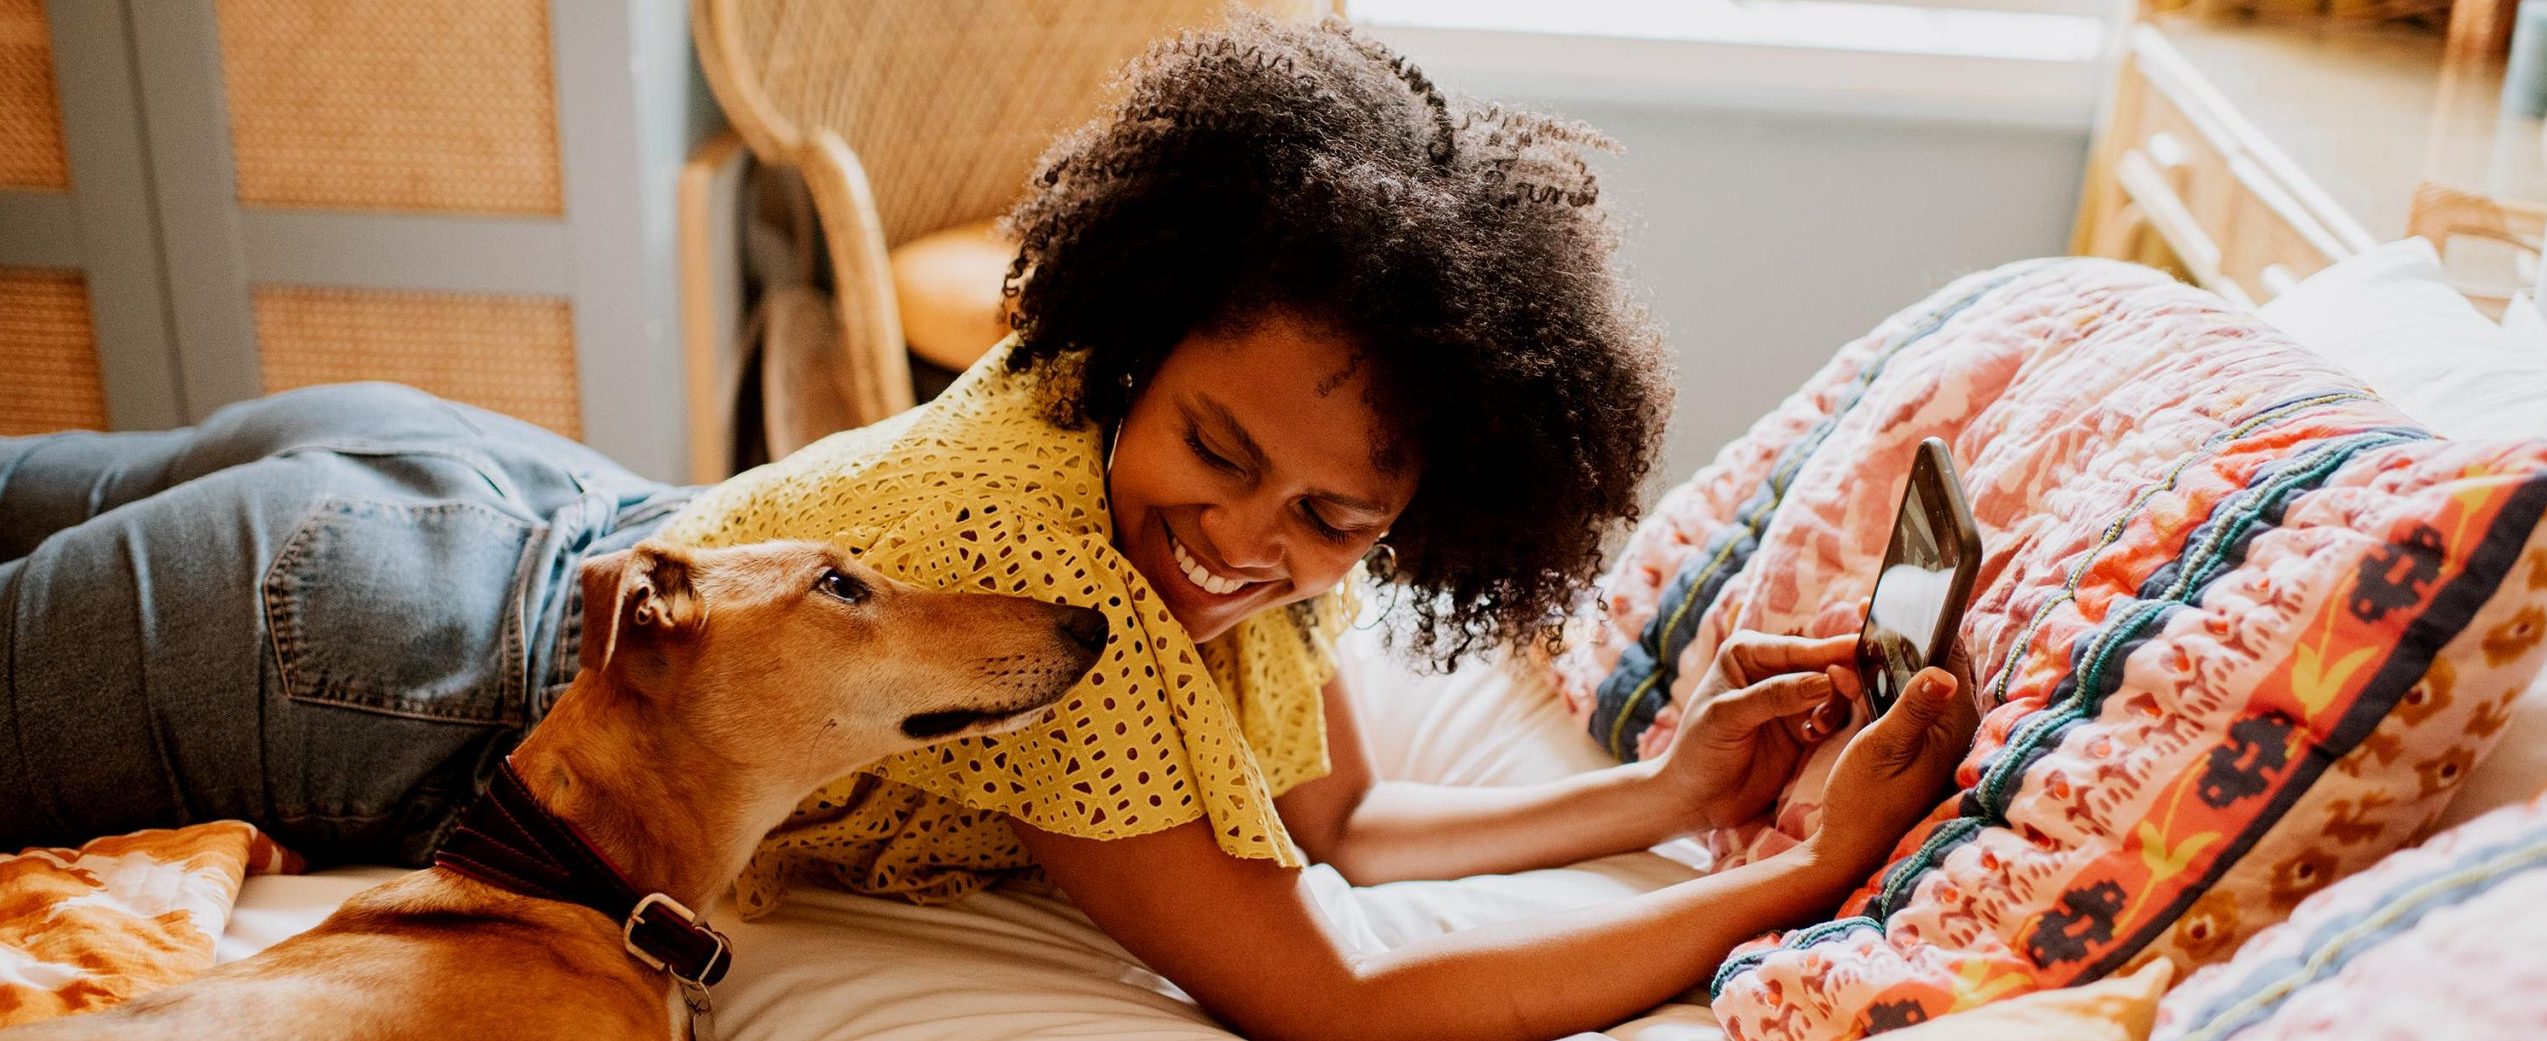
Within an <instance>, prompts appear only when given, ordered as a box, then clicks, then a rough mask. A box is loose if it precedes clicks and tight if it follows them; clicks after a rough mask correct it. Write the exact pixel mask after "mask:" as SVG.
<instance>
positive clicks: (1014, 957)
mask: <svg viewBox="0 0 2547 1041" xmlns="http://www.w3.org/2000/svg"><path fill="white" fill-rule="evenodd" d="M1379 599H1384V596H1383V597H1367V598H1365V603H1370V602H1372V601H1375V600H1379ZM1338 658H1339V668H1340V669H1341V670H1343V672H1344V673H1345V674H1346V675H1347V676H1348V681H1349V684H1350V686H1351V687H1352V689H1353V691H1354V693H1355V696H1356V698H1357V704H1356V708H1357V719H1359V720H1360V721H1361V722H1362V724H1363V728H1364V738H1365V741H1366V743H1367V746H1368V747H1369V749H1370V752H1371V755H1372V759H1373V762H1374V765H1375V767H1376V769H1377V770H1378V772H1379V774H1380V775H1381V776H1384V777H1397V778H1408V779H1415V780H1429V781H1436V782H1443V783H1464V784H1518V783H1527V782H1532V781H1541V780H1552V779H1555V778H1557V777H1562V776H1565V775H1567V774H1570V773H1574V772H1577V771H1580V770H1584V769H1591V768H1596V767H1598V766H1600V765H1601V764H1602V763H1604V762H1605V761H1606V760H1605V758H1604V757H1602V756H1601V755H1600V754H1599V753H1598V752H1597V751H1595V750H1593V749H1591V748H1589V747H1588V746H1586V745H1585V744H1584V742H1583V740H1582V738H1581V736H1580V734H1579V732H1578V731H1576V730H1575V728H1574V726H1573V723H1572V721H1571V719H1570V718H1569V717H1568V716H1567V715H1566V714H1565V712H1564V709H1563V708H1562V706H1560V705H1559V704H1558V703H1557V702H1556V701H1555V700H1554V699H1553V698H1551V697H1550V696H1549V694H1548V691H1547V688H1546V687H1545V685H1544V683H1543V682H1540V681H1538V680H1536V679H1534V678H1529V677H1527V676H1526V675H1525V676H1524V677H1523V678H1520V679H1518V680H1516V673H1517V671H1518V670H1507V669H1503V668H1499V667H1496V666H1492V665H1485V664H1480V665H1476V666H1472V667H1470V668H1466V669H1462V670H1460V671H1458V672H1455V673H1452V674H1449V675H1430V674H1421V673H1417V672H1414V671H1412V670H1409V669H1407V668H1405V667H1404V666H1402V665H1400V664H1398V663H1397V662H1396V661H1395V660H1394V659H1391V658H1389V657H1388V656H1387V655H1386V654H1385V652H1384V651H1383V650H1382V649H1381V648H1380V646H1379V634H1378V632H1377V631H1376V630H1373V629H1370V628H1368V627H1365V628H1362V629H1356V630H1353V631H1349V632H1347V633H1346V634H1345V635H1344V636H1343V637H1342V638H1341V639H1340V640H1339V647H1338ZM1693 861H1694V862H1699V863H1703V854H1702V853H1701V852H1700V851H1699V850H1698V848H1697V847H1696V845H1695V844H1693V843H1688V842H1680V843H1675V844H1672V845H1668V846H1665V847H1663V848H1661V849H1660V850H1658V851H1657V852H1655V853H1639V854H1629V855H1625V856H1618V857H1609V858H1605V859H1602V860H1597V861H1593V862H1590V863H1587V864H1581V865H1575V866H1573V867H1567V868H1559V869H1553V870H1547V871H1532V872H1525V873H1522V874H1517V875H1497V876H1489V877H1482V878H1474V879H1462V880H1459V881H1456V882H1416V883H1400V884H1396V885H1388V886H1377V887H1370V888H1364V889H1354V888H1352V887H1350V886H1348V885H1347V884H1346V883H1345V882H1344V880H1343V878H1342V877H1341V876H1338V875H1336V874H1335V873H1334V872H1333V871H1332V870H1330V869H1327V868H1324V867H1313V868H1310V869H1308V870H1309V877H1310V879H1311V881H1310V885H1311V886H1312V888H1313V891H1314V892H1315V894H1316V896H1317V898H1318V900H1319V902H1320V904H1321V906H1322V908H1323V909H1324V910H1325V912H1326V914H1327V915H1328V917H1329V918H1330V920H1331V921H1333V922H1334V923H1336V924H1337V926H1338V930H1339V935H1341V936H1343V937H1345V938H1346V939H1347V940H1348V941H1349V942H1351V943H1353V944H1355V945H1357V946H1358V947H1361V948H1363V949H1370V948H1372V947H1375V946H1384V945H1388V944H1393V943H1403V942H1406V941H1408V940H1411V939H1415V938H1419V937H1423V936H1429V935H1434V934H1436V933H1440V932H1444V931H1448V930H1451V929H1456V928H1464V927H1468V926H1473V925H1482V924H1486V923H1489V922H1495V921H1504V920H1509V919H1512V918H1517V917H1521V916H1524V915H1529V914H1536V913H1542V912H1548V911H1555V910H1561V909H1565V908H1572V907H1580V906H1585V905H1589V904H1593V903H1598V902H1603V901H1609V900H1616V899H1620V898H1623V897H1628V896H1633V895H1636V894H1639V893H1644V892H1648V891H1651V890H1652V889H1655V888H1657V887H1660V886H1663V885H1668V884H1670V883H1672V882H1675V881H1679V880H1683V879H1687V878H1689V877H1692V875H1693V874H1694V873H1695V872H1694V871H1693V870H1692V868H1691V867H1690V866H1689V865H1690V863H1691V862H1693ZM396 874H397V872H396V871H394V870H392V869H386V868H351V869H337V870H332V871H327V872H321V873H319V874H317V875H306V876H275V877H256V878H252V879H250V880H249V882H248V885H247V887H246V889H245V890H244V892H243V893H242V895H241V897H240V901H239V910H238V913H237V914H236V915H235V916H233V917H232V919H231V922H230V930H229V932H228V933H227V934H226V935H225V936H224V937H223V941H222V945H221V948H220V956H221V960H223V961H231V960H236V959H238V958H242V957H246V956H248V955H250V954H252V953H254V952H255V951H258V950H262V949H264V947H266V946H267V945H270V944H272V943H274V942H276V941H279V940H281V939H282V938H284V937H287V936H290V935H292V934H293V933H296V932H299V931H301V930H303V929H307V928H309V927H310V926H312V925H315V924H317V923H318V921H319V920H320V919H321V918H323V917H325V916H326V914H327V913H328V912H329V911H331V910H333V909H334V908H335V906H336V905H337V904H338V903H341V902H343V900H344V899H345V898H346V897H348V896H351V895H352V894H354V893H355V892H357V891H359V890H361V889H362V888H364V887H366V886H368V885H372V884H375V883H376V882H378V881H379V880H381V879H384V878H388V877H393V876H394V875H396ZM718 922H719V928H723V929H725V930H726V931H727V933H728V934H729V935H730V936H731V937H732V938H733V940H734V943H735V951H736V963H735V968H734V970H733V973H732V974H731V975H729V976H728V977H727V978H726V981H725V982H724V983H721V984H719V985H718V986H717V988H716V993H715V1000H716V1008H717V1014H716V1028H717V1031H718V1034H719V1036H720V1038H723V1039H725V1041H754V1039H759V1041H819V1039H838V1041H851V1039H857V1041H867V1039H875V1041H982V1039H985V1038H999V1039H1001V1041H1047V1039H1051V1041H1058V1039H1087V1038H1105V1039H1116V1038H1122V1039H1137V1041H1230V1039H1231V1038H1233V1037H1234V1036H1235V1035H1232V1034H1230V1033H1229V1032H1227V1031H1225V1030H1223V1029H1221V1028H1220V1027H1219V1026H1218V1025H1217V1024H1215V1023H1213V1022H1212V1021H1211V1020H1210V1019H1209V1018H1208V1017H1206V1016H1205V1015H1204V1014H1203V1013H1202V1012H1201V1010H1200V1009H1198V1008H1196V1007H1195V1006H1194V1004H1193V1003H1192V1002H1191V1001H1190V1000H1188V999H1186V998H1185V997H1184V996H1183V995H1182V994H1181V993H1179V992H1178V991H1177V990H1176V989H1175V987H1174V986H1173V985H1172V984H1169V983H1168V982H1167V981H1166V980H1164V979H1162V978H1160V977H1159V976H1157V975H1155V974H1153V973H1151V972H1149V971H1148V970H1147V969H1145V968H1143V967H1141V966H1140V965H1139V964H1138V963H1137V962H1135V961H1134V960H1133V959H1132V958H1131V956H1130V955H1129V954H1126V953H1125V952H1124V951H1123V949H1122V948H1121V947H1120V946H1118V945H1116V944H1115V943H1114V942H1113V941H1112V940H1110V939H1108V938H1107V937H1106V936H1105V935H1104V934H1103V933H1101V932H1099V931H1098V930H1097V929H1096V927H1095V926H1094V925H1092V924H1090V923H1089V922H1088V920H1087V918H1086V917H1085V916H1084V915H1081V914H1080V913H1079V912H1078V911H1077V910H1076V909H1075V908H1072V907H1071V906H1070V905H1069V904H1068V903H1066V902H1064V901H1062V900H1060V899H1059V898H1057V897H1055V896H1053V895H1052V894H1051V893H1049V892H1046V891H1041V890H1038V889H1034V888H1030V887H1020V886H1014V885H1012V886H1003V887H1001V888H998V889H993V890H990V891H988V892H985V893H980V894H976V895H974V896H972V897H968V898H966V899H965V900H963V901H961V902H959V903H955V904H952V905H947V906H941V907H919V906H913V905H910V904H907V903H904V902H902V901H898V900H886V899H878V898H874V897H861V896H856V895H852V894H847V893H840V892H834V891H827V890H821V889H815V888H802V889H798V890H797V891H795V892H794V893H793V894H791V896H790V897H789V899H788V902H786V903H784V904H782V905H780V906H779V907H778V909H777V910H775V911H773V912H772V913H771V914H769V915H768V916H766V917H763V918H760V919H758V920H755V921H749V922H743V921H734V920H733V916H732V915H731V913H730V912H726V913H720V914H719V915H718ZM729 923H730V924H729ZM1693 997H1694V998H1695V1000H1693V1001H1689V1002H1683V1003H1675V1004H1670V1005H1665V1006H1663V1007H1661V1008H1658V1009H1654V1010H1652V1011H1650V1012H1648V1013H1647V1014H1645V1015H1643V1016H1640V1017H1638V1018H1637V1019H1635V1020H1633V1021H1631V1022H1628V1023H1622V1024H1620V1025H1618V1026H1616V1027H1613V1028H1611V1029H1609V1030H1607V1031H1604V1032H1603V1033H1601V1034H1599V1035H1583V1037H1584V1038H1585V1039H1587V1041H1588V1039H1594V1038H1601V1039H1608V1041H1718V1039H1720V1038H1721V1037H1722V1036H1723V1035H1722V1033H1721V1032H1720V1031H1718V1030H1717V1029H1716V1026H1715V1017H1714V1014H1713V1013H1712V1012H1710V1011H1709V1010H1708V1008H1707V1006H1706V1005H1705V1003H1704V994H1703V993H1701V994H1697V995H1694V996H1693Z"/></svg>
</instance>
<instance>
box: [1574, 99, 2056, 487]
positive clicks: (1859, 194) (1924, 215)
mask: <svg viewBox="0 0 2547 1041" xmlns="http://www.w3.org/2000/svg"><path fill="white" fill-rule="evenodd" d="M1534 107H1539V108H1543V109H1547V110H1550V111H1555V112H1559V113H1562V114H1564V115H1568V116H1572V117H1574V118H1577V119H1581V120H1584V121H1585V122H1588V123H1591V124H1592V125H1594V126H1597V127H1599V128H1601V129H1602V130H1604V131H1606V132H1608V133H1609V134H1610V135H1611V136H1612V137H1614V138H1617V139H1618V141H1619V142H1620V144H1621V145H1623V146H1624V148H1625V150H1624V153H1623V154H1621V155H1618V156H1614V157H1604V159H1603V161H1601V162H1600V163H1598V164H1597V165H1598V167H1599V169H1600V171H1601V173H1602V177H1603V184H1604V195H1605V197H1606V198H1607V199H1608V200H1609V202H1610V205H1612V206H1613V207H1615V208H1616V211H1617V212H1618V213H1619V214H1620V216H1621V217H1622V219H1623V221H1624V223H1625V224H1626V240H1627V241H1626V246H1625V249H1624V254H1625V257H1624V259H1625V261H1626V263H1627V265H1628V269H1629V274H1630V277H1631V278H1632V279H1633V280H1634V283H1635V285H1636V286H1637V288H1638V290H1639V291H1640V292H1641V293H1642V294H1643V295H1644V297H1645V298H1646V300H1647V301H1648V302H1649V304H1650V306H1652V307H1653V309H1654V312H1655V314H1656V316H1657V317H1658V318H1660V319H1661V320H1662V322H1663V323H1664V328H1665V335H1666V338H1667V339H1666V342H1667V343H1668V345H1669V347H1670V349H1671V351H1672V354H1673V357H1674V360H1675V363H1676V364H1677V366H1678V368H1679V371H1678V373H1677V376H1676V379H1677V382H1678V385H1679V389H1680V393H1679V401H1678V405H1677V408H1676V410H1675V412H1674V414H1673V417H1672V422H1671V427H1670V435H1669V444H1668V445H1667V447H1666V449H1665V452H1664V458H1663V462H1662V464H1661V466H1660V468H1659V470H1658V473H1657V475H1656V480H1657V484H1656V489H1657V491H1659V489H1660V488H1662V487H1667V486H1669V485H1670V484H1673V483H1677V482H1678V481H1679V480H1681V479H1682V478H1683V477H1685V476H1686V475H1688V474H1689V473H1690V472H1691V471H1692V470H1694V469H1696V468H1697V467H1698V466H1700V465H1703V464H1704V463H1705V462H1706V461H1707V460H1708V459H1709V458H1711V457H1713V456H1714V454H1715V452H1716V449H1717V448H1718V447H1720V446H1722V445H1723V444H1724V443H1725V442H1727V441H1730V440H1732V439H1733V438H1735V437H1737V436H1740V435H1741V433H1742V432H1743V431H1744V430H1746V429H1748V428H1749V427H1750V425H1751V422H1752V420H1753V419H1755V418H1757V417H1758V416H1759V415H1760V414H1762V413H1764V412H1766V411H1768V410H1769V409H1770V407H1772V406H1774V405H1775V404H1776V403H1777V402H1778V401H1779V400H1780V399H1782V398H1784V397H1785V396H1786V395H1787V394H1789V393H1792V392H1793V391H1794V390H1795V389H1796V388H1797V387H1798V386H1799V385H1801V384H1802V383H1803V381H1804V379H1805V378H1806V377H1808V376H1810V375H1811V374H1812V373H1813V372H1814V371H1815V370H1816V369H1818V368H1820V367H1821V365H1822V363H1823V361H1824V360H1826V359H1827V358H1829V357H1830V355H1831V353H1832V352H1833V351H1834V350H1836V349H1837V348H1838V347H1839V346H1840V345H1841V344H1843V343H1846V342H1848V341H1849V340H1851V339H1853V338H1855V337H1857V336H1859V335H1861V334H1863V333H1864V332H1865V331H1866V330H1867V329H1868V328H1869V327H1871V326H1873V325H1874V324H1875V323H1876V322H1877V321H1879V320H1881V319H1882V318H1883V317H1884V316H1885V315H1888V314H1891V313H1892V312H1894V311H1896V310H1899V309H1901V308H1903V307H1906V306H1908V305H1910V304H1912V303H1914V302H1916V301H1917V300H1919V299H1920V298H1921V297H1924V296H1926V295H1927V294H1928V293H1929V292H1930V291H1932V290H1934V289H1936V288H1937V287H1938V286H1940V285H1943V284H1944V283H1946V282H1947V281H1950V280H1952V279H1953V278H1955V277H1956V276H1958V275H1962V274H1965V273H1967V272H1971V271H1974V270H1978V269H1981V268H1986V267H1990V266H1993V265H1996V264H1999V263H2002V262H2004V261H2009V260H2016V259H2020V258H2024V257H2034V256H2045V255H2051V254H2058V253H2064V252H2067V250H2068V245H2069V228H2070V221H2071V218H2072V216H2073V214H2074V212H2075V210H2076V208H2077V199H2078V183H2079V176H2080V172H2081V170H2082V168H2083V166H2084V164H2085V162H2086V156H2087V138H2088V128H2087V127H2086V126H2084V125H2081V126H2078V127H2075V128H2067V129H2062V128H2045V127H2038V126H2003V125H2002V126H1993V125H1981V124H1972V123H1962V124H1955V123H1943V122H1930V121H1913V120H1905V119H1897V118H1886V117H1869V116H1847V115H1833V114H1823V113H1800V112H1781V111H1768V110H1761V109H1751V110H1741V109H1720V108H1704V109H1702V108H1673V107H1667V106H1655V105H1618V104H1610V105H1604V104H1599V103H1591V102H1580V101H1576V102H1541V103H1538V104H1536V105H1535V106H1534Z"/></svg>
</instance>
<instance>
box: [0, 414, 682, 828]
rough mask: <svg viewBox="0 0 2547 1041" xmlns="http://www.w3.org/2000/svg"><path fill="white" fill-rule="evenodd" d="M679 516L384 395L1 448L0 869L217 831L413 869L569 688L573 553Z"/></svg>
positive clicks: (675, 500)
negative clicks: (221, 823) (108, 839)
mask: <svg viewBox="0 0 2547 1041" xmlns="http://www.w3.org/2000/svg"><path fill="white" fill-rule="evenodd" d="M690 494H691V490H690V489H682V488H673V487H668V486H665V485H662V484H658V483H655V482H652V481H648V480H645V479H643V478H640V477H637V476H636V475H634V474H631V473H629V472H628V471H626V470H625V469H622V468H621V467H619V466H618V465H616V464H614V463H612V462H610V461H609V460H608V459H605V458H603V457H602V456H601V455H600V454H598V453H596V452H594V451H593V450H592V449H590V448H587V447H585V446H583V445H580V444H576V443H575V442H573V441H569V440H567V439H565V438H563V437H559V436H557V435H556V434H552V433H549V432H548V431H545V430H542V429H539V428H537V427H533V426H531V425H529V424H527V423H523V422H521V421H519V420H514V419H510V418H507V417H504V416H499V415H496V414H494V413H491V412H486V411H482V410H479V409H475V408H470V407H468V406H465V405H460V404H456V403H453V402H448V401H443V400H440V399H437V398H435V397H433V396H431V395H428V394H425V393H423V392H421V391H417V390H413V389H410V388H406V387H400V386H394V385H389V384H352V385H346V386H336V387H317V388H311V389H308V390H299V391H292V392H288V393H284V394H277V395H274V396H272V397H268V398H263V399H260V400H257V401H250V402H243V403H241V404H237V405H233V406H230V407H228V408H225V409H222V410H221V411H219V412H217V413H215V414H214V415H213V416H212V417H211V418H210V419H208V420H206V421H205V422H204V423H203V424H202V425H201V426H197V427H192V428H189V429H184V430H173V431H165V432H151V433H115V434H94V433H65V434H52V435H45V436H40V437H31V438H16V439H0V713H5V715H0V852H9V851H14V850H16V849H18V848H20V847H24V846H29V845H70V844H76V843H79V842H83V841H86V840H88V839H91V838H95V837H97V836H100V835H111V834H120V833H122V832H126V831H131V830H134V829H138V828H147V827H173V826H177V825H182V824H188V823H193V822H198V821H206V820H219V819H238V820H246V821H249V822H251V823H254V824H256V825H257V826H259V827H260V828H263V829H265V830H266V831H267V832H268V833H269V834H271V835H273V836H274V837H275V838H277V839H278V840H280V841H281V842H282V843H283V844H284V845H286V846H288V847H290V848H292V849H294V850H296V851H298V852H300V853H301V854H303V855H304V856H307V857H309V858H310V859H311V860H312V861H313V862H314V863H317V864H329V863H338V862H347V861H361V862H374V863H384V862H385V863H397V864H408V865H415V864H422V863H425V862H426V861H427V860H428V859H429V858H430V856H431V854H432V852H433V849H434V847H435V845H437V844H438V843H439V842H440V841H441V839H442V836H443V833H444V832H445V831H446V830H447V829H448V828H449V827H450V826H451V823H452V821H453V819H454V818H455V817H456V815H457V813H458V811H459V810H460V809H461V808H463V807H465V806H466V805H467V804H468V802H469V801H470V800H471V799H472V798H474V797H475V795H476V793H477V792H478V791H479V790H480V788H481V787H482V786H483V785H484V783H485V781H486V780H487V778H488V777H490V776H491V775H492V773H493V771H494V769H495V768H496V765H497V763H498V762H499V761H500V760H501V759H502V757H503V756H504V755H505V754H506V753H507V752H509V751H511V750H512V748H513V747H514V746H515V745H516V744H518V743H520V741H521V738H522V736H523V734H524V733H525V732H527V731H528V729H529V728H530V726H531V725H532V724H533V723H535V722H537V721H538V720H539V718H540V717H541V715H542V714H543V713H545V712H546V711H547V708H548V705H549V703H550V701H551V700H552V699H553V698H555V697H556V695H557V694H558V693H560V692H561V691H563V690H564V688H565V685H566V684H567V683H568V682H570V681H571V680H572V679H573V678H574V672H575V665H576V649H577V640H578V638H579V636H580V632H581V626H580V608H581V604H580V600H581V592H582V590H581V584H580V582H578V581H577V572H578V568H579V567H580V565H581V563H582V561H583V559H584V558H585V557H587V556H590V555H595V554H600V553H606V552H609V551H611V550H614V549H619V548H623V547H626V546H629V545H633V544H635V543H636V542H637V541H639V540H640V539H642V538H644V536H645V535H646V534H647V533H648V532H651V531H652V530H653V529H654V528H655V527H657V526H659V525H660V524H661V522H662V521H663V520H664V519H665V518H667V517H669V516H670V514H671V513H672V512H673V511H674V510H676V509H677V508H679V506H680V505H681V504H682V503H683V502H685V501H687V499H688V498H689V496H690Z"/></svg>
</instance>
